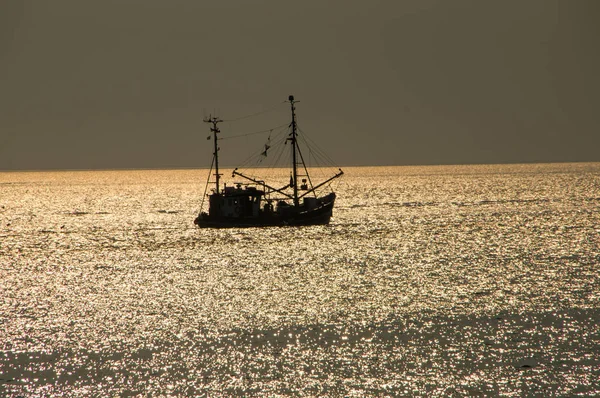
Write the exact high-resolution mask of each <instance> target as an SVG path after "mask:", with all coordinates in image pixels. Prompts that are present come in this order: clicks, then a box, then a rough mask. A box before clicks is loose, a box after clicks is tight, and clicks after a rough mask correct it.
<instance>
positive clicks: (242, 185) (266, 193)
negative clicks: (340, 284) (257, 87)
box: [194, 95, 344, 228]
mask: <svg viewBox="0 0 600 398" xmlns="http://www.w3.org/2000/svg"><path fill="white" fill-rule="evenodd" d="M287 102H289V103H290V105H291V119H292V120H291V123H290V124H289V125H287V123H286V125H287V128H288V129H289V133H288V134H287V136H285V137H284V140H283V141H284V143H285V144H286V145H287V144H288V143H289V144H290V148H291V149H290V152H291V172H290V180H289V184H288V183H287V181H286V183H285V184H284V186H280V187H276V186H273V185H274V184H272V183H271V184H269V183H267V182H266V181H264V180H263V179H261V178H257V177H253V176H250V175H247V174H246V173H243V172H242V171H240V170H238V169H237V168H236V169H235V170H234V171H233V173H232V178H239V179H241V180H242V181H243V182H240V181H238V182H235V181H234V183H233V185H230V186H228V185H227V184H224V185H223V187H221V186H220V184H221V174H219V146H218V143H217V141H218V140H219V138H218V134H219V133H220V132H221V131H220V129H219V127H218V123H220V122H222V121H223V120H221V119H219V118H217V117H212V116H210V117H209V118H207V119H205V120H204V121H205V122H207V123H210V124H211V125H212V126H211V129H210V131H211V132H212V139H213V142H214V152H213V162H212V166H211V170H210V171H209V177H208V181H207V185H206V186H207V189H208V186H209V185H211V176H212V177H215V178H214V187H213V188H212V192H211V193H210V194H208V195H207V194H206V190H205V193H204V195H203V201H202V205H201V209H200V214H199V215H198V217H196V219H195V220H194V223H195V224H196V225H197V226H199V227H201V228H239V227H268V226H288V225H289V226H301V225H324V224H329V221H330V219H331V216H332V213H333V206H334V203H335V198H336V195H335V192H333V190H332V191H331V192H329V193H327V194H324V195H321V196H318V194H317V192H318V190H322V189H323V188H324V187H329V188H331V184H330V182H331V181H333V180H334V179H336V178H338V177H341V176H342V175H343V174H344V172H343V171H342V169H338V171H337V172H335V173H334V175H333V176H331V177H329V178H327V179H325V180H324V181H322V182H320V183H318V184H313V182H312V180H311V178H310V176H309V173H308V168H307V166H306V164H305V162H304V157H303V155H302V152H301V149H300V146H299V142H298V125H297V121H296V106H295V104H296V102H297V101H295V100H294V96H293V95H290V96H289V98H288V101H287ZM286 132H287V131H286ZM209 138H211V137H209ZM269 139H270V136H269ZM269 148H270V146H269V145H268V144H265V146H264V152H263V155H265V156H266V154H267V151H268V149H269ZM213 166H214V170H215V173H214V174H212V170H213ZM299 180H300V182H299ZM206 197H208V211H203V210H202V207H203V205H204V198H206Z"/></svg>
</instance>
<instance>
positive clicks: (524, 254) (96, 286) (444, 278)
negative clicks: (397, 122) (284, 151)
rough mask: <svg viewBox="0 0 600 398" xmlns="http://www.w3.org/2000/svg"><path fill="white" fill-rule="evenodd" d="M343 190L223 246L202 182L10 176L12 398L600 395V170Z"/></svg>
mask: <svg viewBox="0 0 600 398" xmlns="http://www.w3.org/2000/svg"><path fill="white" fill-rule="evenodd" d="M344 171H345V172H346V175H345V176H344V177H343V178H342V179H341V180H339V182H336V184H335V188H336V192H337V193H338V200H337V202H336V208H335V209H334V218H333V220H332V223H331V224H330V225H328V226H315V227H300V228H295V227H282V228H264V229H254V228H249V229H222V230H214V229H203V230H200V229H197V228H196V227H195V226H194V225H193V219H194V217H195V216H196V214H197V212H198V211H199V208H200V199H201V195H202V192H203V190H204V183H205V178H206V174H207V171H206V170H166V171H94V172H87V171H82V172H15V173H0V396H9V397H17V396H23V397H46V396H69V397H87V396H211V397H212V396H269V397H273V396H319V397H340V396H347V397H363V396H427V397H432V396H439V397H445V396H507V397H512V396H515V397H521V396H590V395H600V381H599V380H600V325H599V321H600V163H574V164H531V165H489V166H429V167H372V168H370V167H364V168H358V167H355V168H346V169H345V170H344ZM272 173H274V174H276V175H280V177H281V178H282V179H283V180H285V179H286V178H289V177H288V172H287V171H278V170H275V171H273V172H272ZM278 173H279V174H278ZM225 175H227V173H225Z"/></svg>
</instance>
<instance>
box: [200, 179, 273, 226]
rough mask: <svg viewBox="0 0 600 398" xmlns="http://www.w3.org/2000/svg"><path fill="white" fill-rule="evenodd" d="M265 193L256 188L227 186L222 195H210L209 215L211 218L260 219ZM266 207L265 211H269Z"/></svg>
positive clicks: (238, 185) (240, 185) (239, 185)
mask: <svg viewBox="0 0 600 398" xmlns="http://www.w3.org/2000/svg"><path fill="white" fill-rule="evenodd" d="M264 195H265V192H264V191H261V190H259V189H257V188H256V187H251V186H245V187H243V188H242V184H237V185H236V186H234V187H228V186H225V188H224V190H223V191H222V192H221V193H213V194H212V195H210V199H209V200H210V206H209V215H210V216H211V217H238V218H253V217H258V216H259V214H260V212H261V208H260V205H261V201H262V197H263V196H264ZM267 209H268V208H267V205H265V210H267Z"/></svg>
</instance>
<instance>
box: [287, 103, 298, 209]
mask: <svg viewBox="0 0 600 398" xmlns="http://www.w3.org/2000/svg"><path fill="white" fill-rule="evenodd" d="M288 99H289V100H290V105H291V107H292V134H291V138H288V139H289V140H290V141H291V142H292V180H293V181H292V185H293V186H292V188H294V206H296V207H298V205H299V204H300V202H299V200H298V164H297V160H296V152H297V148H296V146H297V142H296V135H297V133H296V107H295V106H294V104H295V103H296V101H294V96H293V95H290V96H289V98H288Z"/></svg>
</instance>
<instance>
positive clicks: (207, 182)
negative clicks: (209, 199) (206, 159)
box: [200, 156, 215, 213]
mask: <svg viewBox="0 0 600 398" xmlns="http://www.w3.org/2000/svg"><path fill="white" fill-rule="evenodd" d="M214 165H215V157H214V156H213V159H212V163H211V164H210V170H209V171H208V178H207V179H206V186H205V187H204V194H203V195H202V202H200V213H202V208H203V207H204V198H206V191H208V184H210V175H211V173H212V169H213V166H214Z"/></svg>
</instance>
